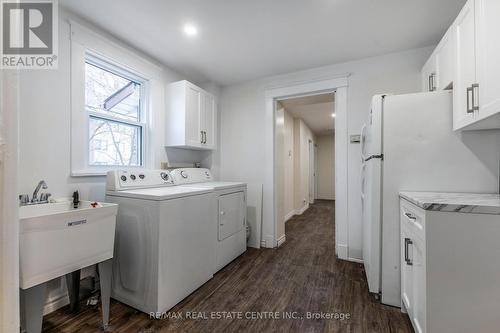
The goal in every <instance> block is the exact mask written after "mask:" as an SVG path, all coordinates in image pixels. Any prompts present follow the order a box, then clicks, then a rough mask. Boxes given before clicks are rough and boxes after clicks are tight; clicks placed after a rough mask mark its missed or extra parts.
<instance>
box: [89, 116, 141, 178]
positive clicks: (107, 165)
mask: <svg viewBox="0 0 500 333" xmlns="http://www.w3.org/2000/svg"><path fill="white" fill-rule="evenodd" d="M92 113H93V114H91V115H89V117H88V119H89V120H90V119H91V118H94V119H98V120H104V121H110V122H113V123H120V124H124V125H127V126H133V127H137V128H138V129H139V132H140V135H139V149H140V150H139V154H138V155H139V164H138V165H122V164H105V165H100V164H92V163H90V161H89V157H90V146H89V145H88V144H89V143H90V140H89V138H88V135H87V142H88V144H87V164H88V166H91V167H126V168H141V167H144V149H145V140H144V139H145V132H144V131H145V130H146V125H145V124H143V123H138V122H133V121H122V120H121V119H119V120H116V119H115V118H112V117H102V116H101V114H99V113H96V112H92ZM95 114H97V115H95ZM89 126H90V122H88V123H87V128H88V127H89Z"/></svg>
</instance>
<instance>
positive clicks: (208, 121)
mask: <svg viewBox="0 0 500 333" xmlns="http://www.w3.org/2000/svg"><path fill="white" fill-rule="evenodd" d="M216 120H217V119H216V112H215V98H214V96H212V95H210V94H203V119H202V124H203V131H204V132H205V133H204V136H205V138H204V146H205V147H207V148H211V149H214V148H215V144H216V142H215V140H216V139H215V131H216Z"/></svg>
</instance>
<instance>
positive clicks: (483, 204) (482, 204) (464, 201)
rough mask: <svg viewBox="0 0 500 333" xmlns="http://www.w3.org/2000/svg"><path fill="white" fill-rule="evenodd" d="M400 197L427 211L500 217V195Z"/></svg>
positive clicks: (408, 194) (409, 194)
mask: <svg viewBox="0 0 500 333" xmlns="http://www.w3.org/2000/svg"><path fill="white" fill-rule="evenodd" d="M399 196H400V197H401V198H404V199H406V200H408V201H410V202H411V203H413V204H415V205H417V206H418V207H420V208H422V209H425V210H433V211H442V212H458V213H474V214H495V215H500V194H484V193H440V192H399Z"/></svg>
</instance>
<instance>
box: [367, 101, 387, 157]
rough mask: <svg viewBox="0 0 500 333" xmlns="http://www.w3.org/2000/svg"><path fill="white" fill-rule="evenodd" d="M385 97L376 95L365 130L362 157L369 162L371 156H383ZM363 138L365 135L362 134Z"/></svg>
mask: <svg viewBox="0 0 500 333" xmlns="http://www.w3.org/2000/svg"><path fill="white" fill-rule="evenodd" d="M384 97H385V95H376V96H374V97H373V99H372V106H371V109H370V116H369V118H368V123H367V124H366V129H365V130H364V137H363V141H364V142H362V143H363V145H362V147H361V150H362V155H363V156H364V159H365V160H367V159H369V158H370V157H371V156H379V155H381V154H382V112H383V102H384ZM361 135H362V136H363V133H361Z"/></svg>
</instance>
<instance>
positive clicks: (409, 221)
mask: <svg viewBox="0 0 500 333" xmlns="http://www.w3.org/2000/svg"><path fill="white" fill-rule="evenodd" d="M400 203H401V205H400V207H401V224H402V225H403V224H404V225H408V226H409V230H410V232H411V233H412V234H413V235H414V236H415V237H419V238H420V239H422V240H424V239H425V213H424V211H423V210H422V209H420V208H419V207H417V206H415V205H413V204H412V203H410V202H408V201H406V200H404V199H401V201H400Z"/></svg>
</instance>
